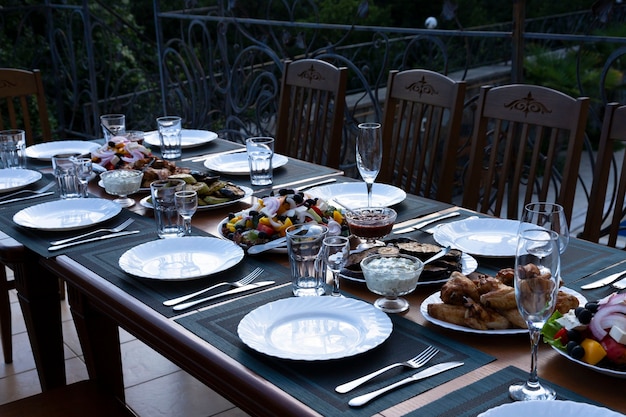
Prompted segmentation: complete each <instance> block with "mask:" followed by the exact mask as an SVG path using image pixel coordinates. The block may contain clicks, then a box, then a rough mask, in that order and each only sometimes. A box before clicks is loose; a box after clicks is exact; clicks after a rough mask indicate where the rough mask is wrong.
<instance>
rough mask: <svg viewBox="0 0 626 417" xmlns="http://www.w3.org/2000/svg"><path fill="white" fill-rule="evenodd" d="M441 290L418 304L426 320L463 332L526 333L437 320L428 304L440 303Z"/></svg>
mask: <svg viewBox="0 0 626 417" xmlns="http://www.w3.org/2000/svg"><path fill="white" fill-rule="evenodd" d="M560 290H561V291H563V292H565V293H568V294H571V295H574V296H575V297H576V298H578V301H579V303H580V304H581V305H585V304H586V303H587V299H586V298H585V297H584V296H582V295H581V294H580V293H578V292H576V291H574V290H572V289H570V288H566V287H561V288H560ZM441 303H443V301H441V291H437V292H436V293H434V294H431V295H430V296H429V297H428V298H426V299H425V300H424V301H423V302H422V305H420V312H421V313H422V316H424V318H425V319H426V321H429V322H431V323H432V324H436V325H438V326H441V327H443V328H445V329H451V330H457V331H459V332H465V333H478V334H527V333H528V329H501V330H478V329H472V328H471V327H465V326H459V325H458V324H452V323H448V322H447V321H443V320H438V319H436V318H434V317H432V316H431V315H430V314H428V304H441Z"/></svg>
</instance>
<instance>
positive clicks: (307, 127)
mask: <svg viewBox="0 0 626 417" xmlns="http://www.w3.org/2000/svg"><path fill="white" fill-rule="evenodd" d="M347 82H348V70H347V68H343V67H342V68H337V67H335V66H334V65H332V64H329V63H328V62H325V61H321V60H319V59H301V60H298V61H293V62H292V61H286V62H285V71H284V74H283V79H282V85H281V92H280V102H279V106H278V115H277V122H276V133H275V136H276V142H275V145H274V150H275V152H276V153H280V154H283V155H287V156H290V157H293V158H299V159H303V160H305V161H308V162H313V163H316V164H319V165H325V166H328V167H331V168H339V164H340V161H341V144H342V136H343V116H344V109H345V96H346V87H347Z"/></svg>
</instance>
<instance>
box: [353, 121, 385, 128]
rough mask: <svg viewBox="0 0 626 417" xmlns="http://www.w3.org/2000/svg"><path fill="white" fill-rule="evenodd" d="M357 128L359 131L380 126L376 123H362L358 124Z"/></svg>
mask: <svg viewBox="0 0 626 417" xmlns="http://www.w3.org/2000/svg"><path fill="white" fill-rule="evenodd" d="M357 127H358V128H359V129H378V128H380V127H381V124H380V123H378V122H364V123H359V124H358V126H357Z"/></svg>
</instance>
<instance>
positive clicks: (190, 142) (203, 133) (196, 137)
mask: <svg viewBox="0 0 626 417" xmlns="http://www.w3.org/2000/svg"><path fill="white" fill-rule="evenodd" d="M215 139H217V133H215V132H211V131H208V130H193V129H183V132H182V137H181V146H182V148H183V149H186V148H194V147H196V146H202V145H205V144H207V143H209V142H212V141H214V140H215ZM143 141H144V143H146V144H148V145H150V146H161V141H160V139H159V132H157V131H156V130H153V131H151V132H146V133H145V134H144V137H143Z"/></svg>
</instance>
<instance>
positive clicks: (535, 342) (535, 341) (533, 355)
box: [528, 326, 541, 386]
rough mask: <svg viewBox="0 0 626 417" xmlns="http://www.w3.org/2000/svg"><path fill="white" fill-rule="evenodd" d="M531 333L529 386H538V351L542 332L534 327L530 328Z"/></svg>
mask: <svg viewBox="0 0 626 417" xmlns="http://www.w3.org/2000/svg"><path fill="white" fill-rule="evenodd" d="M529 329H530V330H529V332H530V375H529V376H528V385H529V386H537V385H538V384H539V378H537V349H538V346H539V337H540V336H541V331H540V330H539V329H537V328H535V327H533V326H529Z"/></svg>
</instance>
